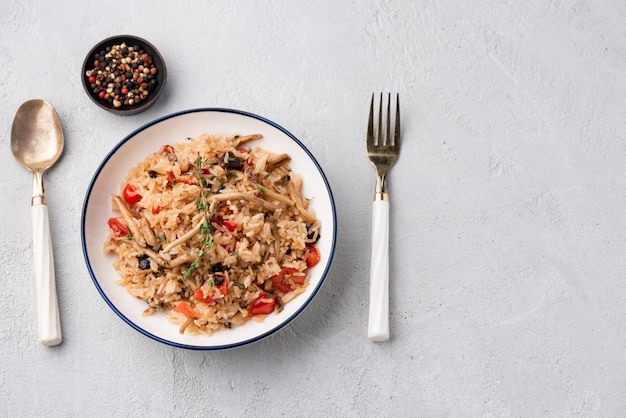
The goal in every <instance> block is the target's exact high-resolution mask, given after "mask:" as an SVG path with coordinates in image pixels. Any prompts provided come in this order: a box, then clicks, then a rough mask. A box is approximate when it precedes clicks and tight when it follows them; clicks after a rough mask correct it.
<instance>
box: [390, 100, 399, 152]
mask: <svg viewBox="0 0 626 418" xmlns="http://www.w3.org/2000/svg"><path fill="white" fill-rule="evenodd" d="M390 94H391V93H390ZM393 147H394V148H400V93H396V126H395V128H394V130H393Z"/></svg>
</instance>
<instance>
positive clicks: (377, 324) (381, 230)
mask: <svg viewBox="0 0 626 418" xmlns="http://www.w3.org/2000/svg"><path fill="white" fill-rule="evenodd" d="M371 260H372V261H371V263H372V264H371V267H370V310H369V322H368V328H367V337H368V338H369V339H370V340H372V341H386V340H388V339H389V201H387V200H375V201H374V205H373V208H372V259H371Z"/></svg>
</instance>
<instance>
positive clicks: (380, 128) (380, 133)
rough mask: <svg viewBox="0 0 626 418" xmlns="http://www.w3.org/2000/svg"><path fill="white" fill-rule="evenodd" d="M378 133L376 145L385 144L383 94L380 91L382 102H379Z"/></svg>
mask: <svg viewBox="0 0 626 418" xmlns="http://www.w3.org/2000/svg"><path fill="white" fill-rule="evenodd" d="M377 132H378V134H377V135H376V145H384V143H385V142H384V141H385V139H384V138H383V94H382V93H380V102H379V103H378V131H377Z"/></svg>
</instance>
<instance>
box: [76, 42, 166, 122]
mask: <svg viewBox="0 0 626 418" xmlns="http://www.w3.org/2000/svg"><path fill="white" fill-rule="evenodd" d="M122 43H125V44H126V45H127V46H129V47H131V46H138V47H139V49H140V50H143V51H144V52H145V53H146V54H148V55H149V56H150V57H151V58H152V64H153V65H154V66H155V67H156V69H157V73H156V85H155V86H154V89H153V90H151V91H150V92H149V94H148V96H147V98H146V99H144V100H141V102H140V103H138V104H132V105H128V104H123V103H122V104H121V105H120V106H119V107H116V106H115V105H114V104H113V102H112V100H106V99H104V98H100V97H99V94H100V92H99V90H100V88H99V87H93V86H92V84H93V83H91V82H90V81H89V76H87V72H88V71H90V70H93V69H94V61H95V60H96V55H99V54H100V53H101V51H106V50H107V48H111V47H113V46H115V45H121V44H122ZM81 71H82V73H81V79H82V83H83V87H84V89H85V92H86V93H87V95H88V96H89V98H90V99H91V100H92V101H93V102H94V103H95V104H97V105H98V106H99V107H101V108H102V109H105V110H107V111H109V112H111V113H114V114H116V115H135V114H137V113H139V112H143V111H144V110H146V109H148V108H149V107H150V106H152V105H153V104H154V103H155V102H156V101H157V100H158V98H159V96H160V95H161V93H162V92H163V90H164V89H165V84H166V82H167V68H166V66H165V61H164V60H163V57H162V56H161V54H160V53H159V51H158V50H157V49H156V48H155V47H154V46H153V45H152V44H151V43H150V42H148V41H146V40H145V39H142V38H139V37H137V36H133V35H117V36H111V37H110V38H106V39H105V40H103V41H101V42H99V43H98V44H97V45H96V46H94V47H93V48H92V49H91V51H89V53H88V54H87V56H86V57H85V60H84V61H83V65H82V67H81Z"/></svg>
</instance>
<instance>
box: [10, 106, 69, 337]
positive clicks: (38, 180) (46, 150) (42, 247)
mask: <svg viewBox="0 0 626 418" xmlns="http://www.w3.org/2000/svg"><path fill="white" fill-rule="evenodd" d="M11 150H12V151H13V155H14V156H15V159H16V160H17V161H18V162H19V163H20V164H21V165H23V166H24V167H26V168H27V169H29V170H30V171H32V172H33V197H32V200H31V215H32V222H33V252H34V256H35V283H36V288H37V324H38V328H39V341H40V342H41V343H42V344H44V345H48V346H53V345H57V344H59V343H60V342H61V339H62V338H61V322H60V319H59V306H58V301H57V294H56V285H55V278H54V258H53V256H52V241H51V239H50V224H49V223H48V205H47V202H46V196H45V192H44V187H43V173H44V171H46V170H47V169H48V168H50V166H52V164H54V163H55V162H56V161H57V160H58V158H59V156H60V155H61V152H62V151H63V129H62V128H61V122H60V121H59V117H58V115H57V113H56V111H55V110H54V108H53V107H52V106H51V105H50V103H48V102H46V101H45V100H29V101H27V102H24V103H23V104H22V105H21V106H20V108H19V109H18V110H17V113H16V114H15V119H13V129H12V130H11Z"/></svg>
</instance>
